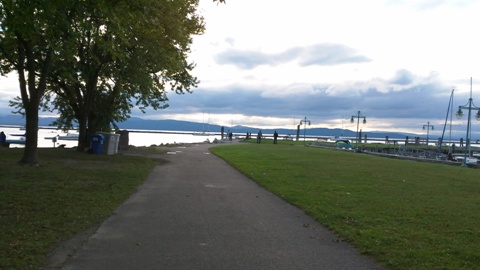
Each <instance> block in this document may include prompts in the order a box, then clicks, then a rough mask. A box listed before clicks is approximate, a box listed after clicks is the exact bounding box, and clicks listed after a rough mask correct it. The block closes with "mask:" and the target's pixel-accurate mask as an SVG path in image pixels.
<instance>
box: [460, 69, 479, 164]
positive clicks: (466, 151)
mask: <svg viewBox="0 0 480 270" xmlns="http://www.w3.org/2000/svg"><path fill="white" fill-rule="evenodd" d="M462 109H468V118H467V136H466V137H467V145H466V146H465V154H464V156H463V164H462V167H468V165H467V153H468V155H469V156H470V133H471V120H470V118H471V116H472V109H473V110H477V115H476V116H475V118H476V119H477V120H480V107H477V106H475V104H473V99H472V78H470V99H468V103H467V104H465V105H463V106H458V111H457V113H456V114H455V116H457V119H460V118H462V117H463V112H462Z"/></svg>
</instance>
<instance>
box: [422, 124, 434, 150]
mask: <svg viewBox="0 0 480 270" xmlns="http://www.w3.org/2000/svg"><path fill="white" fill-rule="evenodd" d="M425 127H426V128H427V148H428V135H429V131H430V128H431V129H432V130H433V125H430V122H427V124H426V125H423V130H425Z"/></svg>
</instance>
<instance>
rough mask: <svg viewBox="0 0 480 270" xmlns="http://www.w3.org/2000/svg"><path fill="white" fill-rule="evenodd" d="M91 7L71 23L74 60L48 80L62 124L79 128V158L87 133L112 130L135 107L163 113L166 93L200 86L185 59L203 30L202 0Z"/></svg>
mask: <svg viewBox="0 0 480 270" xmlns="http://www.w3.org/2000/svg"><path fill="white" fill-rule="evenodd" d="M90 4H91V5H90V6H86V7H85V6H84V9H83V14H81V15H79V16H77V17H73V16H70V18H72V22H71V23H72V25H74V26H75V27H72V29H70V30H71V31H72V32H73V33H69V34H70V37H72V39H74V40H75V45H74V48H75V49H76V55H77V57H74V58H71V59H69V60H68V61H66V60H65V59H59V61H58V63H55V67H56V70H55V71H54V72H53V73H52V76H51V77H50V83H51V89H52V92H51V93H52V94H54V96H55V99H54V101H53V104H54V105H55V109H57V110H58V111H60V113H61V117H60V119H59V121H58V124H60V125H61V126H62V127H64V128H68V127H71V126H72V121H75V122H77V123H78V125H79V133H80V139H79V148H78V149H79V150H80V151H82V150H83V149H84V148H85V147H86V146H87V145H88V135H89V134H90V133H92V132H95V131H98V130H103V129H108V130H109V129H110V127H111V125H112V124H113V125H114V124H115V122H117V121H123V120H125V119H126V118H127V117H128V115H129V113H130V112H131V108H132V107H134V106H140V107H142V108H145V107H147V106H151V107H153V108H154V109H159V108H165V107H166V106H167V104H166V101H167V97H166V92H167V90H168V89H171V90H173V91H175V92H177V93H184V92H189V91H190V88H191V87H194V86H196V84H197V79H196V78H195V77H193V76H192V75H191V74H190V71H191V70H192V69H193V67H194V65H193V64H192V63H188V62H187V54H188V52H189V49H190V45H191V42H192V35H195V34H201V33H202V32H203V30H204V25H203V21H202V18H201V17H199V16H198V15H197V14H196V8H197V5H198V1H197V0H177V1H155V0H141V1H118V2H116V3H115V4H114V5H102V4H101V2H98V1H95V2H92V3H90ZM92 18H95V19H94V20H93V19H92ZM68 44H71V43H70V42H69V43H68ZM69 48H72V46H71V45H70V46H69ZM66 49H67V48H65V50H66ZM72 67H73V68H72Z"/></svg>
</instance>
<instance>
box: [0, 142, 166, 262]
mask: <svg viewBox="0 0 480 270" xmlns="http://www.w3.org/2000/svg"><path fill="white" fill-rule="evenodd" d="M22 153H23V149H8V148H0V269H40V268H41V267H42V265H43V264H44V263H45V261H46V258H47V256H48V254H49V252H50V251H51V250H52V249H53V248H54V247H55V246H56V245H57V244H58V243H60V242H61V241H63V240H67V239H70V238H71V237H73V236H74V235H75V234H76V233H78V232H80V231H82V230H85V229H87V228H89V227H92V226H95V225H98V224H100V223H101V222H102V221H103V220H104V219H105V218H106V217H108V216H109V215H111V214H112V213H113V211H114V210H115V209H116V208H117V207H118V206H119V205H120V204H121V203H122V202H123V201H124V200H125V199H127V198H128V197H129V196H130V194H132V193H133V192H134V191H135V190H136V188H137V186H138V185H140V184H141V183H143V181H145V180H146V178H147V175H148V174H149V173H150V171H151V169H152V168H153V166H155V165H156V164H158V162H155V161H154V160H152V159H150V158H147V157H141V156H125V155H112V156H107V155H101V156H97V155H92V154H86V153H79V152H76V151H75V150H73V149H45V148H40V149H39V162H40V166H39V167H32V166H21V165H19V164H17V162H18V161H19V160H20V158H21V156H22Z"/></svg>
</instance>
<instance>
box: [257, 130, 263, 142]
mask: <svg viewBox="0 0 480 270" xmlns="http://www.w3.org/2000/svg"><path fill="white" fill-rule="evenodd" d="M261 142H262V131H261V130H258V134H257V143H261Z"/></svg>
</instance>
